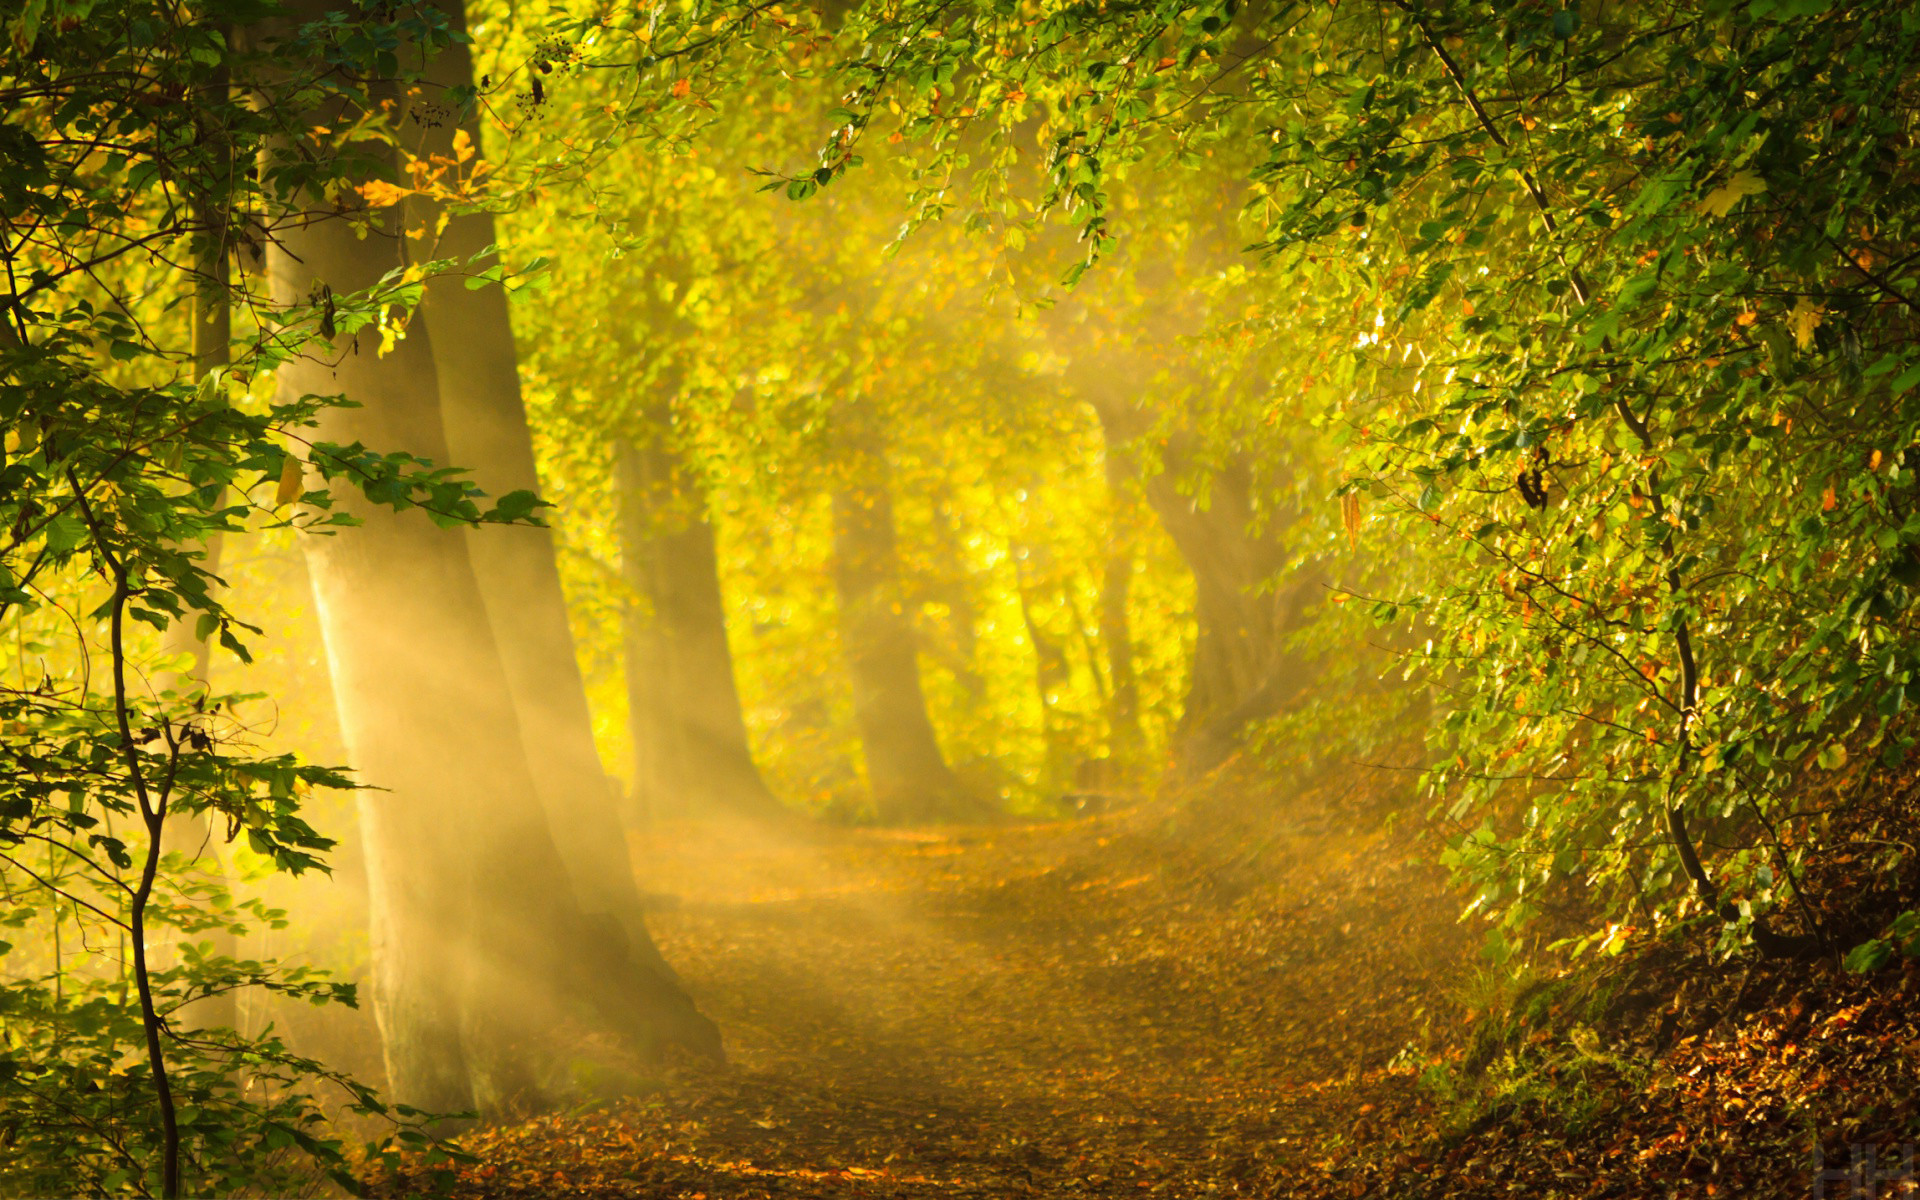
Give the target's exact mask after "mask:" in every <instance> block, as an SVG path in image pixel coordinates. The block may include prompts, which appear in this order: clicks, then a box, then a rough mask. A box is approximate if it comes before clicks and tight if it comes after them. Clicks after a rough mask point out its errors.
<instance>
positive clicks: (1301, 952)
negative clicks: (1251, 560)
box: [464, 794, 1461, 1200]
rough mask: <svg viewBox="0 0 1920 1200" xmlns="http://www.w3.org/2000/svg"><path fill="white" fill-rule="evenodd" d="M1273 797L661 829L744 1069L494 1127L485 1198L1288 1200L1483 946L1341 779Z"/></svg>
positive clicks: (699, 974)
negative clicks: (1285, 1190) (1307, 1161)
mask: <svg viewBox="0 0 1920 1200" xmlns="http://www.w3.org/2000/svg"><path fill="white" fill-rule="evenodd" d="M1275 803H1276V802H1275V801H1274V800H1273V798H1271V797H1258V798H1254V797H1247V798H1245V800H1244V802H1243V803H1236V804H1232V805H1228V804H1216V805H1209V806H1206V811H1205V814H1204V815H1203V814H1202V812H1201V811H1199V810H1195V809H1191V808H1184V809H1183V808H1174V807H1162V806H1157V805H1142V806H1135V807H1133V808H1131V809H1127V810H1125V811H1119V812H1114V813H1110V814H1107V815H1103V816H1097V817H1091V818H1084V819H1080V820H1074V821H1067V822H1059V823H1049V824H1026V825H1007V826H995V827H965V828H942V829H927V830H813V831H807V832H804V833H802V834H797V835H793V836H784V835H783V836H777V837H772V836H769V837H761V836H757V835H755V834H754V833H752V832H751V831H746V830H742V829H740V828H738V827H732V826H723V825H712V824H702V823H697V822H690V823H674V824H666V825H663V826H661V827H660V828H658V829H657V830H656V831H655V832H653V833H652V834H651V835H649V836H648V837H647V838H645V839H644V840H643V842H642V844H641V845H640V846H639V847H638V858H639V861H640V864H641V868H642V871H643V873H644V877H645V879H646V881H647V884H648V886H649V888H650V889H651V890H652V891H654V892H656V893H658V894H660V896H661V911H660V912H659V913H658V914H657V918H656V921H655V930H656V934H657V936H658V938H659V939H660V942H661V946H662V949H663V950H664V951H665V952H666V954H667V955H668V957H669V958H670V959H671V960H672V961H673V962H674V963H675V964H676V965H677V966H678V967H679V968H680V970H681V972H682V974H683V976H684V977H685V979H686V982H687V984H688V986H689V987H690V988H691V990H692V991H693V993H694V995H695V996H696V997H697V998H698V1000H699V1002H700V1003H701V1004H702V1005H703V1007H704V1008H705V1009H706V1011H707V1012H708V1013H709V1014H710V1015H712V1016H713V1017H714V1018H715V1019H716V1020H717V1021H718V1022H719V1023H720V1025H721V1027H722V1028H723V1029H724V1030H725V1032H726V1036H727V1042H728V1051H729V1054H730V1055H731V1057H732V1062H731V1063H730V1065H728V1066H727V1067H725V1068H723V1069H703V1068H696V1067H691V1066H681V1067H679V1068H676V1069H675V1070H674V1071H673V1072H672V1076H671V1078H670V1079H669V1080H668V1082H667V1083H666V1084H665V1085H664V1086H663V1087H661V1088H660V1089H658V1090H657V1091H654V1092H653V1093H651V1094H650V1095H648V1096H647V1097H646V1098H645V1099H644V1100H639V1101H630V1102H627V1103H625V1104H623V1105H620V1106H616V1107H613V1108H611V1109H608V1110H603V1111H599V1112H595V1113H591V1114H584V1115H578V1116H569V1117H556V1118H544V1119H541V1120H537V1121H533V1122H530V1123H527V1124H523V1125H518V1126H512V1127H507V1128H503V1129H497V1130H493V1131H488V1132H485V1133H481V1134H475V1135H471V1136H469V1137H468V1138H467V1139H465V1145H466V1146H467V1148H468V1149H470V1150H472V1151H474V1152H476V1153H477V1154H478V1155H479V1156H480V1160H481V1161H480V1163H479V1164H478V1165H477V1166H475V1167H473V1168H471V1169H469V1170H467V1171H466V1172H465V1173H464V1178H465V1186H467V1187H469V1188H471V1189H472V1190H473V1191H474V1192H476V1193H484V1194H489V1195H523V1196H535V1195H538V1196H646V1197H655V1196H660V1197H698V1196H703V1195H704V1196H706V1197H708V1198H710V1200H719V1198H720V1197H758V1196H780V1197H787V1196H823V1197H824V1196H833V1197H838V1196H850V1197H851V1196H862V1197H889V1196H927V1197H947V1196H953V1197H970V1196H979V1197H998V1196H1018V1195H1085V1196H1144V1195H1153V1196H1201V1195H1220V1194H1229V1195H1231V1194H1246V1195H1257V1194H1265V1191H1266V1184H1267V1181H1268V1180H1270V1179H1271V1178H1272V1177H1273V1175H1274V1174H1275V1172H1276V1170H1277V1169H1280V1168H1281V1167H1282V1166H1283V1165H1285V1164H1286V1163H1288V1162H1290V1161H1295V1160H1299V1159H1301V1158H1303V1157H1304V1156H1305V1154H1306V1152H1307V1150H1308V1149H1309V1148H1310V1147H1312V1146H1314V1145H1317V1144H1318V1143H1320V1142H1321V1141H1322V1140H1323V1139H1324V1138H1325V1137H1326V1136H1327V1135H1329V1134H1330V1133H1334V1132H1336V1131H1338V1132H1345V1133H1351V1132H1353V1128H1354V1126H1355V1123H1356V1122H1358V1123H1359V1127H1360V1128H1362V1129H1364V1128H1365V1126H1366V1124H1367V1122H1369V1121H1370V1120H1373V1119H1375V1118H1376V1114H1378V1113H1379V1111H1380V1110H1379V1109H1378V1108H1377V1107H1375V1106H1376V1105H1378V1104H1380V1103H1382V1101H1381V1100H1378V1099H1374V1098H1373V1094H1374V1093H1375V1092H1377V1091H1381V1090H1382V1087H1381V1083H1382V1079H1383V1076H1384V1074H1385V1072H1384V1068H1385V1067H1386V1066H1387V1064H1388V1062H1389V1060H1390V1059H1392V1058H1393V1056H1394V1055H1395V1053H1396V1052H1397V1051H1398V1050H1399V1049H1400V1048H1401V1047H1402V1045H1404V1044H1405V1043H1406V1041H1407V1039H1408V1037H1409V1027H1410V1022H1413V1021H1415V1020H1417V1019H1418V1013H1419V1011H1420V1007H1421V1005H1422V1003H1423V1000H1424V999H1425V998H1426V997H1427V996H1429V995H1432V994H1436V993H1437V992H1438V991H1439V990H1440V989H1441V988H1443V986H1444V985H1445V983H1446V980H1447V977H1448V974H1449V972H1451V971H1452V970H1453V969H1454V967H1453V964H1454V962H1455V961H1456V960H1457V957H1458V954H1457V948H1458V945H1459V942H1460V939H1461V933H1460V930H1459V928H1458V926H1457V925H1456V923H1455V919H1454V918H1455V912H1456V907H1455V906H1454V904H1453V903H1452V901H1450V900H1448V899H1445V898H1443V897H1442V896H1441V894H1440V891H1439V886H1438V881H1437V879H1436V877H1435V876H1434V875H1433V874H1432V873H1431V872H1430V871H1429V870H1427V869H1424V868H1419V867H1415V866H1413V865H1410V855H1409V854H1408V853H1407V851H1406V850H1405V849H1404V848H1402V847H1397V846H1395V845H1394V844H1392V843H1391V842H1389V841H1388V840H1387V839H1386V838H1385V837H1384V836H1383V835H1380V834H1370V835H1353V834H1349V833H1342V832H1337V831H1338V830H1340V829H1341V828H1343V827H1345V826H1347V825H1349V824H1350V823H1351V814H1350V813H1347V814H1342V813H1341V812H1340V808H1341V797H1340V796H1339V795H1337V794H1319V795H1312V796H1305V797H1300V798H1297V799H1295V800H1293V801H1291V802H1290V803H1288V804H1287V805H1286V806H1285V808H1284V810H1280V811H1277V812H1275V811H1274V810H1270V809H1268V808H1267V807H1266V806H1269V805H1273V804H1275ZM1253 813H1259V814H1269V813H1272V815H1259V816H1254V815H1251V814H1253ZM1176 814H1184V815H1176Z"/></svg>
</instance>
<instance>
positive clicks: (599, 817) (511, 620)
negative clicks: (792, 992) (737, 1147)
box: [415, 3, 684, 1006]
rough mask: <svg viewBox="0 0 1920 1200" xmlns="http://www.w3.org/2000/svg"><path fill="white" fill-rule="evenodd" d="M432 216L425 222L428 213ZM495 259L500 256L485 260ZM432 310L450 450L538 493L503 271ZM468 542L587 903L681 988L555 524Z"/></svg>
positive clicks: (484, 229)
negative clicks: (605, 749) (591, 684)
mask: <svg viewBox="0 0 1920 1200" xmlns="http://www.w3.org/2000/svg"><path fill="white" fill-rule="evenodd" d="M442 8H443V11H444V12H445V13H446V14H447V18H448V21H449V23H450V24H451V25H452V27H453V28H454V29H456V30H464V29H465V14H464V11H463V10H462V6H461V5H459V4H457V3H443V4H442ZM428 78H429V80H430V82H433V83H436V84H438V85H440V86H441V87H443V88H462V87H471V86H472V85H473V82H474V79H473V59H472V56H471V52H470V50H469V47H468V45H467V44H466V43H464V42H456V43H454V44H453V45H451V46H449V47H447V48H446V49H445V50H443V51H441V52H440V53H439V54H438V55H437V56H436V57H435V58H434V59H433V61H432V63H431V64H430V65H429V69H428ZM456 117H457V118H458V119H455V118H456ZM426 129H427V132H426V135H425V138H424V141H423V144H422V146H421V147H420V149H421V151H422V152H423V153H425V154H429V155H440V156H443V157H446V158H448V159H451V158H452V157H453V134H454V132H455V131H456V130H457V129H463V130H465V131H466V132H467V134H468V136H469V137H471V138H472V139H473V146H474V147H475V150H476V157H475V158H474V159H473V160H471V161H478V157H477V149H478V146H479V144H480V129H479V126H478V123H477V122H476V121H475V120H474V119H473V117H472V114H470V113H467V114H448V116H447V117H446V118H444V119H442V120H441V121H440V122H439V123H437V124H433V123H426ZM415 215H416V221H415V223H416V225H418V224H425V225H426V226H427V227H428V228H432V223H433V221H434V220H437V214H436V213H432V212H427V213H417V214H415ZM422 216H424V217H425V218H427V219H426V220H425V221H424V222H423V221H420V220H419V219H418V218H419V217H422ZM494 239H495V230H494V221H493V217H492V216H491V215H490V214H487V213H468V214H464V215H460V216H455V217H453V218H452V219H451V220H450V221H449V222H448V224H447V227H446V230H445V232H444V233H443V234H442V235H441V237H440V239H439V242H438V244H437V247H435V249H434V253H435V255H436V256H437V257H441V258H452V259H457V260H459V261H461V262H467V261H469V260H471V259H473V258H474V257H475V256H478V255H479V254H480V253H481V252H482V251H484V250H486V249H487V247H489V246H492V245H493V244H494ZM494 261H495V259H494V257H493V256H488V257H487V258H485V259H483V260H482V262H481V263H478V264H475V265H474V267H473V268H472V269H475V270H478V269H480V268H481V267H482V266H484V265H492V264H493V262H494ZM422 311H423V312H424V313H425V315H426V317H427V319H428V320H429V321H431V322H432V324H433V329H434V331H435V334H436V336H437V339H438V340H437V343H436V344H437V345H438V346H439V347H441V350H440V352H439V353H438V354H436V356H435V362H434V365H435V368H436V369H437V371H438V373H439V391H440V400H441V404H442V405H443V407H444V409H445V413H446V422H445V423H446V430H447V443H448V451H449V453H450V454H451V456H452V457H451V460H450V461H452V462H453V463H455V464H457V465H459V466H462V467H466V468H468V469H470V470H472V471H473V472H474V477H475V479H476V480H477V481H478V483H479V484H480V486H481V487H482V488H484V489H485V490H486V491H487V492H488V494H489V495H493V496H499V495H503V494H505V493H507V492H511V491H520V490H526V491H532V492H536V493H537V492H538V491H539V490H540V478H539V473H538V470H537V468H536V465H535V462H534V455H533V439H532V435H531V432H530V430H529V429H528V425H527V413H526V405H525V403H524V400H523V398H522V396H521V393H520V376H519V363H518V358H517V356H516V353H515V349H514V340H513V324H512V320H511V317H510V314H509V312H508V304H507V294H506V291H505V289H503V288H502V287H500V286H499V285H498V284H488V285H487V286H485V287H480V288H468V287H467V286H466V280H465V279H463V278H458V277H455V278H442V279H436V280H433V281H432V282H430V283H429V285H428V287H427V293H426V300H425V303H424V305H423V306H422ZM468 554H469V555H470V557H471V559H472V562H473V571H474V574H475V575H476V576H477V578H478V580H479V585H480V595H481V597H482V600H483V601H484V603H485V604H486V609H487V615H488V620H489V624H490V625H491V627H492V629H493V634H494V639H495V641H496V643H497V644H498V646H499V649H500V659H501V663H502V665H503V667H504V668H505V671H506V677H507V683H508V686H509V688H510V689H511V694H512V697H513V707H514V711H515V713H516V715H517V716H518V718H519V722H520V731H521V737H522V739H523V742H524V745H525V748H526V755H527V759H528V762H529V764H530V765H531V766H532V768H533V776H534V779H535V782H536V785H537V787H538V789H539V795H540V802H541V806H542V808H544V809H545V811H546V814H547V818H548V821H549V824H550V826H551V828H552V830H553V836H554V840H555V841H556V843H557V844H558V846H559V850H560V855H561V858H562V859H563V860H564V861H565V862H566V865H567V870H568V873H569V875H570V876H571V877H572V879H573V883H574V887H575V889H576V891H577V894H578V897H579V900H580V906H581V908H582V909H584V910H585V911H586V912H589V913H606V914H609V915H611V916H612V917H613V918H614V919H615V920H616V921H617V922H618V923H619V925H620V927H621V930H622V932H623V933H624V935H625V937H626V939H627V942H628V944H629V945H630V946H631V947H632V949H633V950H634V952H635V953H636V954H637V955H638V956H639V957H640V958H642V959H643V960H645V961H647V962H648V963H649V964H651V965H652V966H653V967H654V969H655V970H656V971H657V972H660V973H662V975H663V977H664V981H665V982H666V983H668V984H670V985H671V990H672V991H673V992H674V993H677V992H678V990H679V989H678V985H677V983H674V982H673V980H672V972H671V971H670V970H669V969H668V967H667V964H666V963H665V961H664V960H662V959H661V958H660V956H659V953H658V952H657V950H656V949H655V948H654V944H653V939H652V937H651V936H650V934H649V933H648V931H647V928H646V924H645V921H644V918H643V915H642V909H641V903H640V893H639V889H638V887H637V886H636V883H635V880H634V871H633V862H632V858H631V857H630V855H629V854H628V852H627V843H626V839H625V837H624V835H623V834H622V832H621V828H620V821H619V815H618V812H617V810H616V807H615V795H614V791H613V788H612V785H611V783H610V782H609V780H608V777H607V773H606V768H605V766H604V764H603V763H602V762H601V760H600V754H599V750H598V748H597V747H596V746H595V745H594V739H593V715H592V712H591V710H590V709H589V707H588V704H587V693H586V685H585V681H584V680H583V679H582V677H581V673H580V665H579V660H578V658H577V657H576V655H575V652H574V642H573V631H572V629H571V627H570V626H569V624H568V617H567V603H566V595H565V593H564V592H563V591H562V589H561V585H560V571H559V567H558V563H557V561H556V558H555V554H554V541H553V534H552V531H551V530H548V529H544V528H539V527H536V526H525V525H516V526H498V525H496V526H489V527H486V528H483V529H477V530H474V531H472V533H471V534H470V535H469V545H468ZM664 999H666V1000H667V1001H668V1002H669V1003H670V1006H677V1004H678V1002H677V1001H674V1000H673V998H672V996H666V997H664ZM682 999H684V997H682Z"/></svg>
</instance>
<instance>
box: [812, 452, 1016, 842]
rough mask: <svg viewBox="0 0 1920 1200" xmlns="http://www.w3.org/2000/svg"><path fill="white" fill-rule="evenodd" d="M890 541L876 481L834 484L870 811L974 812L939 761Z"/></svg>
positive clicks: (909, 817)
mask: <svg viewBox="0 0 1920 1200" xmlns="http://www.w3.org/2000/svg"><path fill="white" fill-rule="evenodd" d="M862 465H863V466H865V467H866V468H868V471H869V472H870V473H872V474H878V473H879V472H880V471H881V470H882V467H881V465H880V462H879V457H878V456H877V455H871V456H866V460H865V461H864V463H863V464H862ZM895 543H896V533H895V530H894V523H893V499H892V496H891V495H890V494H889V492H888V490H887V487H886V486H885V484H884V483H881V484H878V485H875V484H872V483H867V482H855V483H848V484H846V485H843V486H842V487H840V488H839V489H838V490H836V491H835V492H834V495H833V582H834V590H835V593H836V595H837V597H838V599H839V602H840V639H841V646H842V650H843V653H844V654H845V657H846V663H847V671H848V674H849V675H850V676H851V677H852V683H853V710H854V718H855V720H856V722H857V723H858V724H859V727H860V741H861V745H862V747H863V748H864V750H865V752H866V759H867V783H868V786H869V787H870V788H871V789H872V792H873V806H874V811H875V813H876V814H877V815H878V816H879V818H880V819H881V820H883V821H888V822H898V821H918V820H931V819H937V818H941V817H977V816H981V815H984V813H985V811H986V809H985V806H984V805H983V804H981V802H980V801H979V800H978V799H976V798H974V797H972V796H971V795H969V794H968V792H967V790H966V789H965V787H964V786H962V784H961V782H960V779H959V777H958V776H956V775H955V774H954V773H953V770H952V768H950V767H949V766H948V765H947V760H946V758H945V757H944V756H942V754H941V753H940V743H939V740H938V739H937V738H936V737H935V736H934V732H933V722H932V720H930V719H929V718H928V716H927V698H926V693H925V692H924V691H923V690H922V688H921V686H920V664H919V657H918V654H917V652H916V647H915V644H914V632H913V623H912V621H911V619H910V618H909V617H908V614H907V610H906V604H905V601H904V599H903V596H902V592H901V587H900V564H899V557H898V551H897V548H896V544H895Z"/></svg>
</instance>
